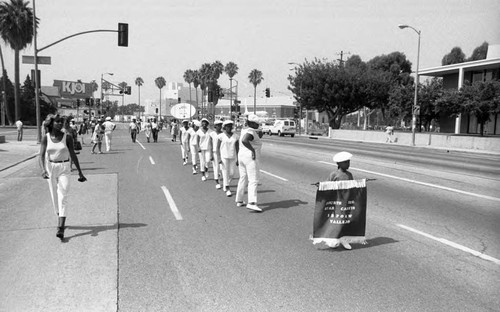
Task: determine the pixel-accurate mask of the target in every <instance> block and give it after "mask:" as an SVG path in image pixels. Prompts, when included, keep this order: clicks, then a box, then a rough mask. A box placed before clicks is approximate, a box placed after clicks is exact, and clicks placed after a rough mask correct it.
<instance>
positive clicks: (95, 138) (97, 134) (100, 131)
mask: <svg viewBox="0 0 500 312" xmlns="http://www.w3.org/2000/svg"><path fill="white" fill-rule="evenodd" d="M105 130H106V129H105V127H104V125H103V120H102V119H99V121H98V123H97V125H96V126H95V127H94V131H93V132H92V133H93V134H92V143H94V146H92V152H91V153H92V154H95V148H96V146H97V147H98V148H99V154H102V149H101V148H102V138H103V136H104V132H105Z"/></svg>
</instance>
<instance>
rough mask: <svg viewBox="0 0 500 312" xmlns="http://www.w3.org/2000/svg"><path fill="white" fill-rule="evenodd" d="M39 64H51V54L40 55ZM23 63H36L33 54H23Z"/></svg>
mask: <svg viewBox="0 0 500 312" xmlns="http://www.w3.org/2000/svg"><path fill="white" fill-rule="evenodd" d="M37 60H38V65H50V64H51V60H50V56H38V57H37ZM23 64H35V57H34V56H33V55H23Z"/></svg>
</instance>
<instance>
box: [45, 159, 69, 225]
mask: <svg viewBox="0 0 500 312" xmlns="http://www.w3.org/2000/svg"><path fill="white" fill-rule="evenodd" d="M47 173H48V174H49V179H48V180H47V181H48V182H49V190H50V196H51V197H52V206H53V207H54V212H55V213H56V214H59V217H66V205H67V204H68V192H69V177H70V175H71V169H70V163H69V161H68V162H64V163H53V162H49V161H47Z"/></svg>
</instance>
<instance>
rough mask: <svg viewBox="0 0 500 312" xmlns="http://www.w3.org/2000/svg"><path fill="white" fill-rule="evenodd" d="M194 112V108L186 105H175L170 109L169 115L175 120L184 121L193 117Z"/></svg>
mask: <svg viewBox="0 0 500 312" xmlns="http://www.w3.org/2000/svg"><path fill="white" fill-rule="evenodd" d="M196 112H197V110H196V108H195V107H194V106H193V105H191V104H188V103H180V104H176V105H174V106H173V107H172V108H171V109H170V115H172V116H174V117H175V118H177V119H186V118H190V117H193V116H194V115H195V113H196Z"/></svg>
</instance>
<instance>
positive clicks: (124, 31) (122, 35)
mask: <svg viewBox="0 0 500 312" xmlns="http://www.w3.org/2000/svg"><path fill="white" fill-rule="evenodd" d="M118 46H119V47H128V24H125V23H118Z"/></svg>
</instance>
